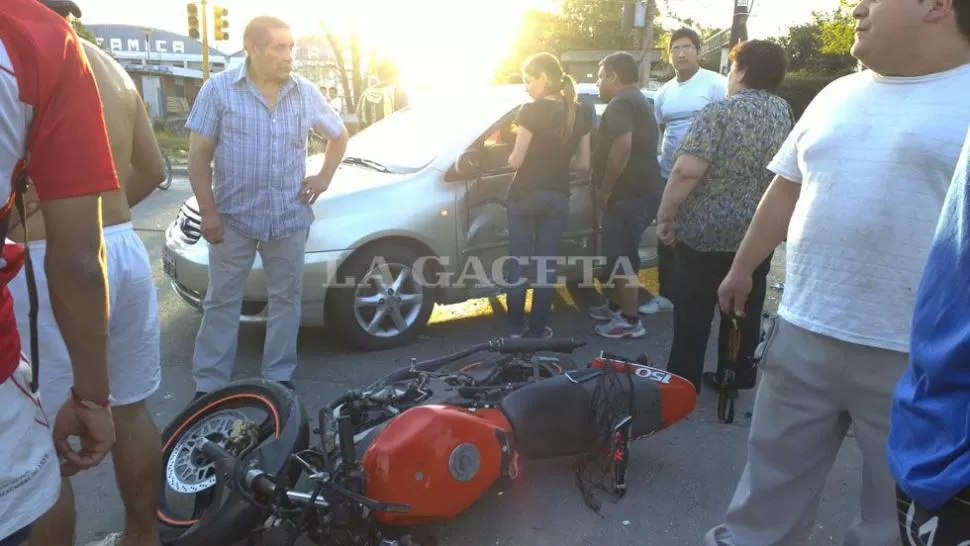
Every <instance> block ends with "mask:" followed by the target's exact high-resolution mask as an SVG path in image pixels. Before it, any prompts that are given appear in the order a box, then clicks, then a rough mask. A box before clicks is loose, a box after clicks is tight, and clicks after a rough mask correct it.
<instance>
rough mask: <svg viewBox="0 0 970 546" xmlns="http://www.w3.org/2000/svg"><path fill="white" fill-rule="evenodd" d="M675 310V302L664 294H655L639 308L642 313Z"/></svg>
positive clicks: (648, 313) (650, 313)
mask: <svg viewBox="0 0 970 546" xmlns="http://www.w3.org/2000/svg"><path fill="white" fill-rule="evenodd" d="M673 310H674V304H673V302H672V301H670V300H668V299H667V298H665V297H663V296H654V297H653V299H652V300H650V301H648V302H647V303H644V304H643V305H641V306H640V307H638V308H637V311H639V312H640V314H641V315H656V314H657V313H669V312H671V311H673Z"/></svg>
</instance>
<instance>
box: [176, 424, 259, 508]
mask: <svg viewBox="0 0 970 546" xmlns="http://www.w3.org/2000/svg"><path fill="white" fill-rule="evenodd" d="M240 422H242V423H246V422H249V421H248V419H246V416H245V415H244V414H243V413H242V412H240V411H238V410H222V411H217V412H215V413H213V414H211V415H209V416H207V417H205V418H203V419H202V420H201V421H199V422H197V423H195V424H194V425H192V427H191V428H189V430H187V431H186V432H185V434H183V435H182V437H181V438H179V441H178V442H177V443H176V444H175V446H174V447H173V448H172V453H171V455H169V457H168V464H166V465H165V479H166V481H167V483H168V486H169V487H171V488H172V490H174V491H175V492H177V493H182V494H195V493H198V492H200V491H204V490H206V489H208V488H210V487H212V486H213V485H215V483H216V469H215V463H213V462H212V461H211V460H210V459H209V458H208V457H206V456H205V455H203V454H202V452H200V451H199V450H198V446H199V443H200V441H201V440H202V439H203V438H205V439H207V440H209V441H211V442H215V443H217V444H219V445H220V446H222V447H223V448H226V449H229V447H230V445H231V446H232V447H233V448H237V445H238V444H236V442H235V441H232V442H230V438H232V440H236V438H238V436H239V431H240V427H241V425H240V424H238V423H240ZM234 432H235V433H236V434H235V435H234V434H233V433H234ZM234 436H235V437H234Z"/></svg>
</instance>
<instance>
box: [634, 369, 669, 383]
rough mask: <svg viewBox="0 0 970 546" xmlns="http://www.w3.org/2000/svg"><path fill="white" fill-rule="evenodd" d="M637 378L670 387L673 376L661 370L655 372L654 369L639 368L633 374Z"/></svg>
mask: <svg viewBox="0 0 970 546" xmlns="http://www.w3.org/2000/svg"><path fill="white" fill-rule="evenodd" d="M633 373H634V374H635V375H636V376H637V377H642V378H644V379H649V380H650V381H656V382H657V383H662V384H664V385H669V384H670V381H671V379H673V376H672V375H670V374H669V373H667V372H664V371H661V370H655V369H653V368H646V367H643V366H637V368H636V370H635V371H634V372H633Z"/></svg>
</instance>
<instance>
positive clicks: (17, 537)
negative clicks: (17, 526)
mask: <svg viewBox="0 0 970 546" xmlns="http://www.w3.org/2000/svg"><path fill="white" fill-rule="evenodd" d="M28 538H30V526H29V525H28V526H27V527H24V528H23V529H21V530H19V531H16V532H14V534H12V535H10V536H8V537H7V538H5V539H2V540H0V546H21V545H23V544H25V543H26V542H27V539H28Z"/></svg>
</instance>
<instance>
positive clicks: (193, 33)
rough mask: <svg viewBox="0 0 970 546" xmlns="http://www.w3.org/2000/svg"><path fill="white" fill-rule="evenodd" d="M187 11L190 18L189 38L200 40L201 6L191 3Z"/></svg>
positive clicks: (186, 8)
mask: <svg viewBox="0 0 970 546" xmlns="http://www.w3.org/2000/svg"><path fill="white" fill-rule="evenodd" d="M185 10H186V13H187V14H188V17H189V37H190V38H192V39H193V40H198V39H199V37H200V36H201V34H199V6H196V5H195V4H191V3H190V4H187V5H186V6H185Z"/></svg>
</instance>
